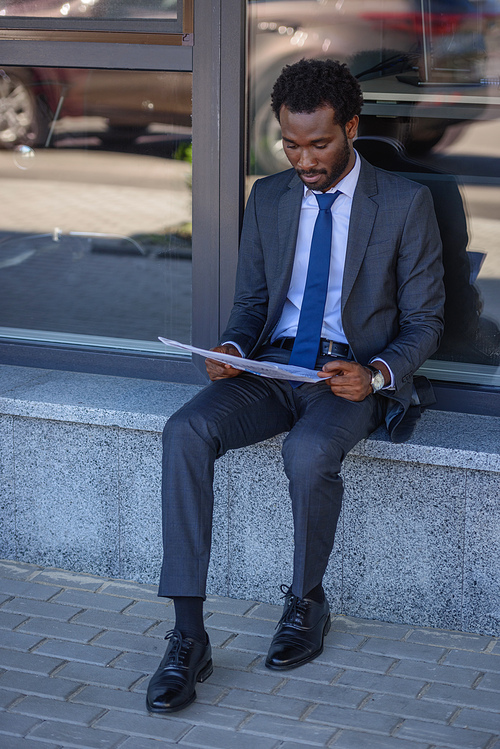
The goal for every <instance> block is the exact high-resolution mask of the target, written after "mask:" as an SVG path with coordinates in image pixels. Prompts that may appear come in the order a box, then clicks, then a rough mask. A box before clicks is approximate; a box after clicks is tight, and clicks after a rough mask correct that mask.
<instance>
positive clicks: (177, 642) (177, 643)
mask: <svg viewBox="0 0 500 749" xmlns="http://www.w3.org/2000/svg"><path fill="white" fill-rule="evenodd" d="M165 640H171V641H172V647H171V648H170V650H169V652H168V657H167V660H166V662H165V665H169V666H170V665H173V666H182V665H183V664H184V660H185V658H186V655H187V653H188V651H189V647H190V644H189V642H187V641H186V640H185V639H184V638H183V636H182V634H181V633H180V632H179V630H178V629H171V630H170V631H169V632H167V634H166V635H165Z"/></svg>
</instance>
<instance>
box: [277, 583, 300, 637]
mask: <svg viewBox="0 0 500 749" xmlns="http://www.w3.org/2000/svg"><path fill="white" fill-rule="evenodd" d="M281 592H282V593H283V598H284V599H285V609H284V611H283V614H282V615H281V619H280V620H279V622H278V623H277V625H276V629H278V627H279V626H281V624H289V623H292V622H296V623H298V622H297V620H299V622H300V621H301V620H302V619H303V617H304V614H305V613H306V610H307V604H306V602H305V601H304V599H303V598H298V597H297V596H295V595H294V594H293V593H292V592H291V588H288V587H287V586H286V585H281Z"/></svg>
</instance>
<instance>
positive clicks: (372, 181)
mask: <svg viewBox="0 0 500 749" xmlns="http://www.w3.org/2000/svg"><path fill="white" fill-rule="evenodd" d="M358 156H359V154H358ZM359 158H361V171H360V173H359V179H358V184H357V186H356V190H355V192H354V197H353V201H352V208H351V220H350V223H349V234H348V237H347V251H346V260H345V266H344V278H343V282H342V312H343V311H344V307H345V305H346V302H347V299H348V298H349V294H350V293H351V291H352V287H353V286H354V283H355V281H356V278H357V275H358V273H359V269H360V268H361V263H362V262H363V258H364V256H365V252H366V248H367V246H368V241H369V239H370V235H371V232H372V228H373V224H374V221H375V217H376V215H377V210H378V205H377V203H376V202H375V201H374V200H372V199H371V196H373V195H376V194H377V192H378V188H377V179H376V176H375V170H374V169H373V167H372V166H371V165H370V164H369V163H368V162H367V161H365V160H364V159H363V158H362V157H360V156H359Z"/></svg>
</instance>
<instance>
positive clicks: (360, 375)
mask: <svg viewBox="0 0 500 749" xmlns="http://www.w3.org/2000/svg"><path fill="white" fill-rule="evenodd" d="M318 377H322V378H323V379H326V378H330V379H329V380H328V384H329V385H330V389H331V391H332V393H333V394H334V395H338V396H340V397H341V398H345V399H346V400H348V401H362V400H364V399H365V398H366V396H367V395H370V393H371V392H372V385H371V381H372V376H371V372H370V370H369V369H366V368H365V367H363V366H362V365H361V364H358V363H357V362H355V361H344V360H342V359H334V360H333V361H329V362H327V363H326V364H325V366H324V367H323V369H322V370H321V372H318Z"/></svg>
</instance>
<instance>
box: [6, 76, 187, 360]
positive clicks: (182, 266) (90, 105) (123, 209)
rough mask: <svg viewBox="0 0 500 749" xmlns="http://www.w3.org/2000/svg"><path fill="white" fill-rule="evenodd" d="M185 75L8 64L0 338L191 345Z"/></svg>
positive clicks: (143, 346) (158, 347)
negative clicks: (162, 341) (166, 341)
mask: <svg viewBox="0 0 500 749" xmlns="http://www.w3.org/2000/svg"><path fill="white" fill-rule="evenodd" d="M190 162H191V73H174V72H138V71H122V70H104V69H100V70H97V69H96V70H83V69H69V68H58V69H55V68H51V69H49V68H12V67H3V68H0V192H1V194H2V211H1V214H0V337H4V338H11V339H12V338H16V339H28V340H35V341H51V342H54V341H55V342H61V343H80V344H82V345H84V346H86V347H88V346H91V347H95V346H97V347H114V348H119V349H132V350H143V351H161V352H164V351H165V348H164V347H163V346H162V344H160V343H159V342H158V340H157V337H158V336H159V335H163V336H165V337H167V338H175V339H180V340H182V341H185V342H189V341H190V337H191V163H190Z"/></svg>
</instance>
